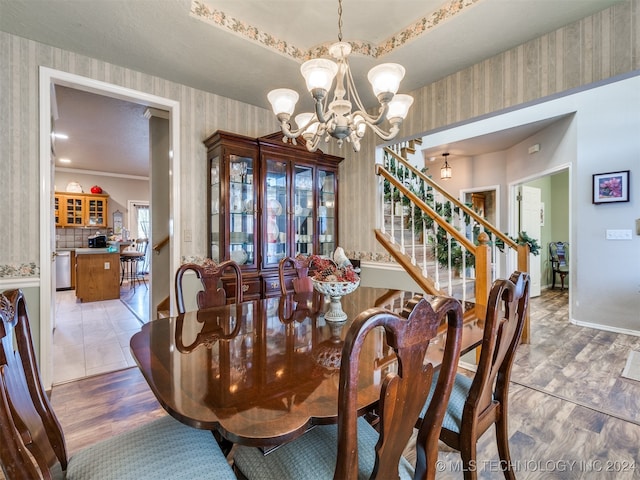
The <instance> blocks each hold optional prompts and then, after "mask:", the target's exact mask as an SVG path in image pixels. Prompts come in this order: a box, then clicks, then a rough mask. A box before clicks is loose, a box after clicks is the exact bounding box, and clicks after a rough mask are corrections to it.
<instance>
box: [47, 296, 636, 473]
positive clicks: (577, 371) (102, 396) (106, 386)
mask: <svg viewBox="0 0 640 480" xmlns="http://www.w3.org/2000/svg"><path fill="white" fill-rule="evenodd" d="M567 295H568V294H567V291H566V290H565V291H564V292H560V291H559V290H555V291H548V290H547V291H544V292H543V295H542V296H541V297H538V298H536V299H533V300H532V302H531V344H530V345H521V346H520V347H519V349H518V354H517V358H516V365H515V366H514V371H513V376H512V380H513V382H512V385H511V389H510V412H509V429H510V445H511V454H512V459H513V461H514V463H515V466H516V468H517V472H516V475H517V478H518V479H520V480H523V479H525V480H526V479H594V480H595V479H616V480H617V479H623V480H626V479H640V458H639V453H638V446H639V445H640V408H639V406H640V382H636V381H633V380H628V379H625V378H621V377H620V373H621V372H622V369H623V368H624V362H625V360H626V358H627V354H628V352H629V350H639V351H640V337H634V336H628V335H618V334H612V333H608V332H602V331H599V330H593V329H589V328H585V327H577V326H574V325H571V324H570V323H569V321H568V308H567V300H568V297H567ZM51 398H52V403H53V406H54V409H55V411H56V413H57V414H58V416H59V419H60V423H61V424H62V427H63V429H64V431H65V435H66V438H67V445H68V449H69V452H70V454H73V453H74V452H76V451H77V450H78V449H81V448H83V447H85V446H87V445H90V444H92V443H95V442H97V441H99V440H101V439H104V438H105V437H108V436H110V435H113V434H116V433H118V432H121V431H124V430H126V429H129V428H134V427H135V426H137V425H140V424H142V423H145V422H147V421H149V420H150V419H152V418H156V417H158V416H161V415H164V414H165V413H164V410H163V409H162V408H161V407H160V406H159V405H158V403H157V402H156V400H155V398H154V397H153V394H152V393H151V392H150V391H149V389H148V387H147V385H146V382H145V380H144V379H143V377H142V376H141V374H140V373H139V372H138V370H137V369H135V368H134V369H129V370H124V371H120V372H115V373H110V374H106V375H100V376H96V377H92V378H88V379H83V380H80V381H77V382H71V383H67V384H63V385H58V386H55V387H54V388H53V391H52V397H51ZM410 446H411V445H408V447H407V449H406V452H407V453H408V454H409V456H410V457H412V456H413V453H412V451H411V448H410ZM439 460H440V462H439V464H438V467H439V473H438V479H460V478H462V473H461V472H460V468H461V464H460V457H459V455H458V453H457V452H452V451H450V450H449V449H448V448H447V447H445V446H444V445H442V448H441V452H440V459H439ZM478 461H479V463H478V469H479V478H482V479H493V478H502V474H501V473H500V471H499V470H498V455H497V451H496V447H495V440H494V431H493V430H492V429H490V430H489V431H488V432H487V433H486V434H485V435H484V436H483V437H482V438H481V439H480V441H479V443H478Z"/></svg>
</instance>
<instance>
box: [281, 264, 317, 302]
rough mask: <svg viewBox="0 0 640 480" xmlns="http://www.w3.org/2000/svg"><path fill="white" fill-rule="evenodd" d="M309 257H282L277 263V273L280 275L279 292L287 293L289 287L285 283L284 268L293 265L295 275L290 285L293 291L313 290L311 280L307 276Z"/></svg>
mask: <svg viewBox="0 0 640 480" xmlns="http://www.w3.org/2000/svg"><path fill="white" fill-rule="evenodd" d="M310 263H311V258H309V257H304V258H303V257H295V258H292V257H284V258H283V259H282V260H280V262H279V263H278V275H279V277H280V292H281V293H282V295H286V294H287V293H289V291H290V290H289V288H287V284H286V280H287V278H286V276H285V274H286V269H287V268H288V267H293V269H294V270H295V272H296V276H295V277H294V278H293V280H292V282H291V285H292V287H293V291H294V292H295V293H304V292H313V282H312V281H311V277H309V268H310V266H311V265H310Z"/></svg>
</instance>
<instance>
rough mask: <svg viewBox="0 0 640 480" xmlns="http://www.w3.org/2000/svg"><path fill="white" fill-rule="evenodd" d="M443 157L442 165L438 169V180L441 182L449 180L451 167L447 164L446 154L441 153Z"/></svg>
mask: <svg viewBox="0 0 640 480" xmlns="http://www.w3.org/2000/svg"><path fill="white" fill-rule="evenodd" d="M442 156H443V157H444V165H443V166H442V168H441V169H440V178H441V179H442V180H449V179H450V178H451V167H450V166H449V162H447V157H448V156H449V154H448V153H443V154H442Z"/></svg>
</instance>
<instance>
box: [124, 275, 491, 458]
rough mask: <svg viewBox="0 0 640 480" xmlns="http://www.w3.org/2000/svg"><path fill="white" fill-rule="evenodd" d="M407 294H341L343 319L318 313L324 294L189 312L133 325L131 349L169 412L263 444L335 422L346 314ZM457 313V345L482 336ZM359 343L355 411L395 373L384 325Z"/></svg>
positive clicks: (434, 358)
mask: <svg viewBox="0 0 640 480" xmlns="http://www.w3.org/2000/svg"><path fill="white" fill-rule="evenodd" d="M411 296H412V294H411V293H409V292H402V291H398V290H388V289H380V288H371V287H359V288H358V289H357V290H356V291H355V292H353V293H351V294H349V295H347V296H345V297H343V298H342V307H343V309H344V311H345V312H346V313H347V315H348V319H347V321H346V322H345V323H344V325H335V324H329V323H328V322H326V321H325V320H324V317H323V313H324V312H325V311H326V310H327V308H328V301H327V300H326V299H325V298H324V296H322V295H320V294H318V293H316V292H313V293H306V294H289V295H284V296H278V297H272V298H266V299H262V300H254V301H246V302H243V303H239V304H230V305H225V306H221V307H215V308H209V309H203V310H197V311H189V312H187V313H185V314H183V315H178V316H176V317H169V318H163V319H158V320H152V321H150V322H148V323H146V324H145V325H143V326H142V329H141V331H140V332H138V333H136V334H135V335H133V337H132V338H131V342H130V346H131V352H132V354H133V357H134V359H135V361H136V362H137V364H138V366H139V368H140V370H141V372H142V374H143V376H144V378H145V379H146V381H147V383H148V384H149V386H150V388H151V390H152V391H153V393H154V395H155V396H156V398H157V399H158V401H159V402H160V404H161V405H162V407H163V408H164V409H165V410H166V411H167V412H168V413H169V414H170V415H172V416H173V417H174V418H176V419H178V420H179V421H181V422H183V423H185V424H187V425H190V426H192V427H195V428H200V429H207V430H212V431H214V432H218V433H219V434H220V435H221V436H222V437H224V438H225V439H226V440H228V441H230V442H232V443H237V444H243V445H250V446H259V447H263V448H265V449H268V448H270V447H273V446H277V445H280V444H282V443H285V442H287V441H290V440H292V439H294V438H296V437H298V436H299V435H302V434H303V433H304V432H305V431H307V430H308V429H309V428H312V427H313V426H314V425H318V424H325V423H335V422H336V421H337V415H338V412H337V408H338V384H339V373H340V369H339V365H340V354H341V348H342V338H343V337H344V334H345V332H346V330H347V329H348V327H349V324H350V322H351V321H352V320H353V319H354V318H355V317H356V316H357V315H358V314H359V313H361V312H363V311H365V310H367V309H369V308H376V307H377V308H387V309H390V310H395V311H396V312H397V311H399V309H400V308H401V307H402V305H403V304H404V302H405V301H407V300H409V299H410V298H411ZM427 298H429V297H428V296H427ZM472 310H473V309H472V308H471V309H470V310H469V311H472ZM465 318H466V320H465V327H464V329H463V336H462V348H463V353H464V352H468V351H470V350H472V349H474V348H475V347H477V346H478V345H479V344H480V343H481V340H482V326H481V325H480V324H479V322H478V321H477V320H476V319H475V318H473V317H472V316H471V315H465ZM445 328H446V327H445V326H444V325H443V326H442V329H441V334H440V335H439V336H438V337H436V338H435V339H434V340H433V341H432V342H431V344H430V346H429V350H428V353H427V357H428V358H427V359H425V361H430V362H432V363H433V364H434V366H437V365H438V364H439V363H440V359H441V357H442V352H443V348H444V344H445V339H444V337H443V336H444V332H445ZM367 341H368V343H367V345H366V347H365V348H364V349H363V352H362V355H361V359H360V380H359V387H358V410H359V413H360V414H364V413H367V412H369V411H371V410H372V409H374V408H375V406H376V402H377V400H378V398H379V391H380V385H381V381H382V380H383V379H384V377H385V376H386V374H387V373H389V372H391V371H397V364H396V361H395V356H394V354H393V351H392V350H391V349H390V348H389V347H388V346H387V345H386V343H385V339H384V332H382V330H380V331H375V332H372V334H370V335H369V337H368V338H367Z"/></svg>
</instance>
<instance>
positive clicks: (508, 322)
mask: <svg viewBox="0 0 640 480" xmlns="http://www.w3.org/2000/svg"><path fill="white" fill-rule="evenodd" d="M528 303H529V274H527V273H520V272H514V273H513V274H512V275H511V277H510V278H509V280H505V279H498V280H496V281H495V282H494V283H493V285H492V286H491V291H490V292H489V300H488V305H487V315H486V319H485V324H484V334H483V339H482V346H481V351H480V359H479V361H478V366H477V370H476V373H475V375H474V376H473V378H469V377H467V376H466V375H463V374H457V375H456V378H455V384H454V386H453V392H452V393H451V399H450V400H449V405H448V406H447V412H446V415H445V417H444V422H443V424H442V431H441V432H440V440H442V441H443V442H444V443H446V444H447V445H449V446H450V447H451V448H454V449H456V450H458V451H459V452H460V456H461V458H462V468H463V471H464V478H465V479H476V478H477V474H478V472H477V470H478V469H479V468H478V462H477V460H476V444H477V442H478V439H479V438H480V437H481V436H482V435H483V434H484V432H486V431H487V429H488V428H489V427H490V426H491V425H493V424H495V426H496V441H497V444H498V454H499V456H500V460H501V462H500V465H501V467H503V472H504V476H505V478H507V479H515V474H514V472H513V470H512V468H511V454H510V452H509V432H508V411H509V408H508V407H509V380H510V378H511V367H512V365H513V360H514V358H515V353H516V348H517V346H518V344H519V343H520V337H521V335H522V327H523V325H524V320H525V316H526V311H527V306H528ZM419 424H420V423H419V422H418V425H419Z"/></svg>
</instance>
